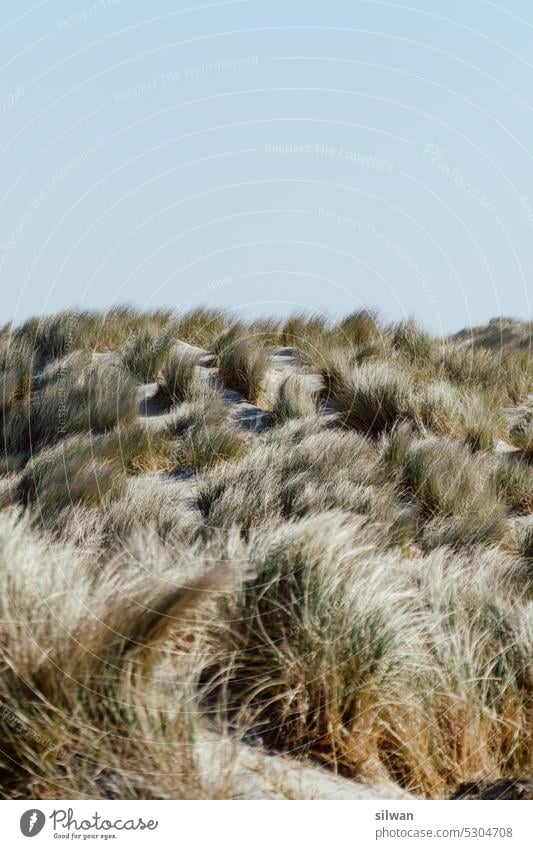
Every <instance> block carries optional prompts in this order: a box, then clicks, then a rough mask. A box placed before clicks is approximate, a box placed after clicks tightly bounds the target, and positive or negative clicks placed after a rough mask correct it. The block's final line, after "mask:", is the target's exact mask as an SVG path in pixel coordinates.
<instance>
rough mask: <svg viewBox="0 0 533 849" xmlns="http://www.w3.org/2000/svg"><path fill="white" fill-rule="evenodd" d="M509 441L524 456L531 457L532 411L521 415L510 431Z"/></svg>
mask: <svg viewBox="0 0 533 849" xmlns="http://www.w3.org/2000/svg"><path fill="white" fill-rule="evenodd" d="M509 435H510V437H511V442H512V443H513V445H515V446H516V447H517V448H519V449H520V451H522V452H523V453H524V454H525V456H526V457H529V458H533V412H529V413H527V414H525V415H524V416H522V418H521V419H520V421H519V422H517V423H516V424H515V425H514V426H513V427H512V428H511V431H510V434H509Z"/></svg>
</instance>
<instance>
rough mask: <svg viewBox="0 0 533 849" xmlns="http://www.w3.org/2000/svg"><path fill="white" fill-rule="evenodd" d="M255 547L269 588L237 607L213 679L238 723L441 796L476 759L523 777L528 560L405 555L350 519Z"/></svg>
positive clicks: (228, 616)
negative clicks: (518, 584)
mask: <svg viewBox="0 0 533 849" xmlns="http://www.w3.org/2000/svg"><path fill="white" fill-rule="evenodd" d="M249 550H250V555H249V556H250V558H251V561H252V563H253V564H254V568H256V569H257V572H258V577H257V582H256V583H254V584H249V585H248V586H247V587H246V588H245V590H244V591H243V592H242V593H241V594H239V595H238V596H237V597H236V598H235V600H234V601H233V600H230V601H229V603H228V604H227V605H226V607H225V609H224V621H223V622H222V623H221V624H220V626H219V627H218V628H216V626H215V628H214V635H213V639H214V642H215V644H219V643H220V644H221V654H220V666H217V665H215V666H214V668H213V669H212V670H208V672H207V673H205V677H206V678H207V679H208V680H210V681H211V682H212V683H211V693H212V696H211V698H212V699H218V700H219V705H222V706H223V708H224V711H225V712H229V714H230V716H233V717H234V721H235V724H236V726H237V727H239V726H240V725H244V726H245V727H247V728H249V729H250V730H251V732H252V733H253V734H256V735H259V736H260V737H261V739H262V740H263V741H264V743H265V744H266V745H267V746H269V747H270V748H271V749H274V750H282V751H291V752H298V753H299V755H300V756H301V755H303V754H307V755H312V756H313V757H314V758H317V759H319V760H321V761H323V762H324V763H326V764H328V765H330V766H334V767H335V768H336V769H338V770H340V771H341V772H342V773H343V774H345V775H349V776H352V777H365V778H366V779H370V780H371V779H376V777H378V776H380V775H381V774H382V773H383V770H384V769H386V770H388V772H389V774H391V775H393V776H394V777H395V779H396V780H398V781H399V782H400V783H401V784H402V785H403V786H406V787H410V788H411V789H414V790H416V791H417V792H419V793H423V794H425V795H429V796H439V795H441V794H445V793H446V792H447V790H448V791H449V789H451V788H453V787H454V786H455V785H456V783H457V782H458V781H459V780H461V779H463V778H464V777H465V775H473V774H476V771H478V770H479V769H480V764H482V767H481V771H482V772H483V774H492V772H493V771H495V770H496V771H498V773H499V771H501V770H503V772H504V773H508V774H521V773H522V772H523V770H524V769H526V768H527V758H528V751H529V749H528V735H527V730H526V726H525V725H524V722H525V720H526V716H527V710H528V708H527V697H526V695H525V691H524V689H523V686H524V681H525V680H526V678H527V675H528V664H529V663H530V659H529V657H530V656H529V652H530V648H531V634H530V632H528V624H527V623H528V615H529V613H528V606H527V603H526V601H525V599H523V598H521V597H520V595H519V594H518V595H517V594H516V592H515V589H514V587H513V581H514V576H515V574H517V573H518V572H519V570H520V566H519V563H518V562H515V561H513V560H512V559H511V558H509V557H507V558H506V559H505V558H503V557H500V556H499V555H495V554H494V553H493V552H491V551H482V550H480V551H479V552H478V554H477V557H476V561H475V564H474V562H473V560H470V559H467V558H460V557H458V556H457V555H452V554H450V553H448V552H446V551H444V550H441V551H439V552H436V553H434V554H432V555H431V556H430V557H428V558H423V557H417V558H414V559H411V560H402V561H401V562H400V561H399V559H398V554H394V553H386V552H383V551H382V550H380V547H379V543H378V542H377V538H376V535H375V531H373V530H372V529H370V528H368V527H367V528H366V530H365V529H363V528H362V527H361V525H360V524H359V525H358V524H357V523H355V524H354V523H352V522H351V521H349V520H348V519H347V517H346V516H345V515H343V514H342V513H340V514H339V513H324V514H322V515H320V516H316V517H312V518H309V519H306V520H303V521H301V522H298V523H296V524H286V525H284V526H282V527H280V528H278V529H277V530H275V531H269V532H258V533H255V534H254V535H253V536H252V538H251V540H250V546H249ZM422 611H423V612H422ZM228 658H231V664H229V665H228ZM458 740H460V741H461V746H460V747H458V746H457V741H458Z"/></svg>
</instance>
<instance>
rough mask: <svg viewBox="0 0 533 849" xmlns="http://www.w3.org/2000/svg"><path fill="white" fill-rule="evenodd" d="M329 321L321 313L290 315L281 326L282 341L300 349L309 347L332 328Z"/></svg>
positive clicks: (283, 343)
mask: <svg viewBox="0 0 533 849" xmlns="http://www.w3.org/2000/svg"><path fill="white" fill-rule="evenodd" d="M330 329H331V328H330V325H329V323H328V321H327V320H326V319H325V318H324V317H323V316H321V315H313V314H307V313H296V314H295V315H291V316H289V318H287V319H286V320H285V322H284V324H283V326H282V328H281V335H280V342H281V344H282V345H289V346H291V347H294V348H298V349H301V348H303V349H307V347H308V346H309V345H313V343H315V342H317V341H318V340H320V339H321V338H322V337H324V335H326V334H327V333H328V332H329V330H330Z"/></svg>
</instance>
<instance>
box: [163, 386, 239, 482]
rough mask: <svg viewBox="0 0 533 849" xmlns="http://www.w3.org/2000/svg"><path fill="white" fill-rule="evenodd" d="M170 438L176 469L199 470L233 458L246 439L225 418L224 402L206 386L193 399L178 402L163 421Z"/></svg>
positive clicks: (226, 410) (211, 388)
mask: <svg viewBox="0 0 533 849" xmlns="http://www.w3.org/2000/svg"><path fill="white" fill-rule="evenodd" d="M166 434H167V437H168V438H169V439H174V440H175V441H174V443H173V445H174V463H175V468H176V469H182V470H187V469H193V470H194V471H202V470H207V469H210V468H211V467H212V466H215V465H216V464H218V463H222V462H224V461H229V460H236V459H238V458H239V457H242V456H243V455H244V453H245V451H246V446H247V443H246V440H245V439H244V437H243V436H242V434H240V433H239V432H238V431H237V430H236V429H235V428H234V427H233V425H232V424H231V423H230V422H229V421H228V406H227V404H226V403H225V402H224V401H223V399H222V396H221V395H220V394H219V393H218V392H217V391H216V390H215V389H214V388H213V387H210V386H205V387H203V388H201V389H200V390H199V394H198V395H197V397H196V400H194V401H190V402H188V403H185V404H182V405H181V406H180V407H178V408H177V409H176V411H175V413H174V415H173V418H172V420H171V421H170V422H169V423H168V424H167V427H166Z"/></svg>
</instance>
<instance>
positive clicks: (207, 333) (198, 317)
mask: <svg viewBox="0 0 533 849" xmlns="http://www.w3.org/2000/svg"><path fill="white" fill-rule="evenodd" d="M228 324H229V318H228V317H227V315H226V313H225V312H224V311H223V310H217V309H208V308H206V307H199V308H197V309H193V310H191V311H190V312H188V313H185V315H183V316H180V318H179V319H178V323H177V330H176V336H177V338H178V339H182V340H183V341H184V342H189V343H190V344H191V345H198V346H199V347H200V348H206V349H208V350H209V349H211V346H212V344H213V341H214V340H215V339H216V337H217V336H218V335H219V334H220V333H222V331H223V330H224V328H225V327H227V325H228Z"/></svg>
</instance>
